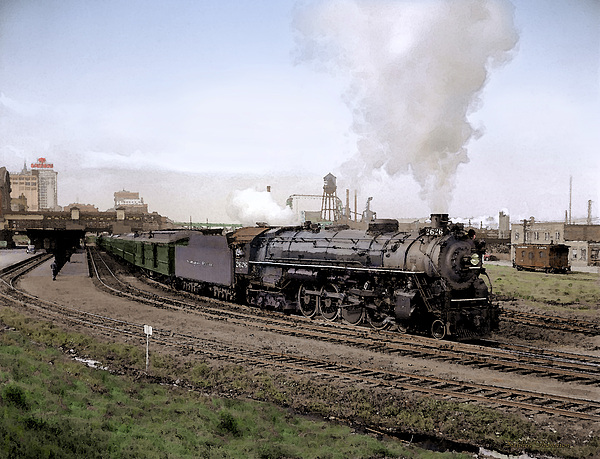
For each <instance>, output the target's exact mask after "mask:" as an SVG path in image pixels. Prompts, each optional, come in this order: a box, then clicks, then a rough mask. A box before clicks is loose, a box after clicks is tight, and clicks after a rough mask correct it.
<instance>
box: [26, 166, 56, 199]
mask: <svg viewBox="0 0 600 459" xmlns="http://www.w3.org/2000/svg"><path fill="white" fill-rule="evenodd" d="M53 167H54V164H52V163H48V162H46V158H38V162H37V163H32V164H31V169H32V173H33V175H36V176H37V178H38V193H39V195H38V207H39V210H59V207H58V193H57V176H58V172H56V171H54V170H53Z"/></svg>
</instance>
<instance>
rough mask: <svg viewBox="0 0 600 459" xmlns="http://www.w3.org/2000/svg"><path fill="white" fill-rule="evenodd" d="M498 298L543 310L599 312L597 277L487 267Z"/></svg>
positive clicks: (581, 274) (597, 275) (598, 276)
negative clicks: (513, 299) (518, 301)
mask: <svg viewBox="0 0 600 459" xmlns="http://www.w3.org/2000/svg"><path fill="white" fill-rule="evenodd" d="M486 270H487V272H488V275H489V276H490V279H491V281H492V285H493V292H494V294H496V295H497V296H498V297H499V298H518V299H522V300H526V301H527V302H530V303H531V304H532V305H535V306H538V307H542V308H544V309H564V310H571V311H572V310H577V311H580V312H582V313H583V314H592V315H595V314H597V313H598V311H599V309H600V275H599V274H598V273H584V272H572V273H569V274H546V273H542V272H530V271H517V270H516V269H515V268H512V267H509V266H497V265H486Z"/></svg>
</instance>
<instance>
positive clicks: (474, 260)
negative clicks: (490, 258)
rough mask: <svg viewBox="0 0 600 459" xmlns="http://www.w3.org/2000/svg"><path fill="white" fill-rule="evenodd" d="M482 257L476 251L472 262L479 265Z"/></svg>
mask: <svg viewBox="0 0 600 459" xmlns="http://www.w3.org/2000/svg"><path fill="white" fill-rule="evenodd" d="M479 261H480V257H479V254H478V253H474V254H472V255H471V264H472V265H473V266H477V265H479Z"/></svg>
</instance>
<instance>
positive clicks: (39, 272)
mask: <svg viewBox="0 0 600 459" xmlns="http://www.w3.org/2000/svg"><path fill="white" fill-rule="evenodd" d="M52 261H54V259H53V258H51V259H50V260H48V261H46V262H45V263H42V264H41V265H40V266H38V267H37V268H35V269H34V270H33V271H31V272H30V273H29V275H30V276H32V277H49V278H51V277H52V273H51V271H50V265H51V264H52ZM74 276H76V277H89V271H88V264H87V258H86V254H85V250H77V251H76V252H75V253H73V254H72V255H71V261H67V262H66V263H65V264H64V266H63V267H62V269H61V270H60V271H59V273H58V275H57V276H56V279H57V280H58V279H59V278H60V277H74Z"/></svg>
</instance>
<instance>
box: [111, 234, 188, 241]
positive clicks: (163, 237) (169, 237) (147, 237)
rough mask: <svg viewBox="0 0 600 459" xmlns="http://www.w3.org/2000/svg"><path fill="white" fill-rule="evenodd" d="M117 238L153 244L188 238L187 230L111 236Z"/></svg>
mask: <svg viewBox="0 0 600 459" xmlns="http://www.w3.org/2000/svg"><path fill="white" fill-rule="evenodd" d="M112 237H114V238H117V239H123V240H129V241H138V242H154V243H155V244H161V243H162V244H168V243H171V242H177V241H181V240H184V239H189V232H188V231H156V232H149V233H139V234H136V233H129V234H120V235H116V236H112Z"/></svg>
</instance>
